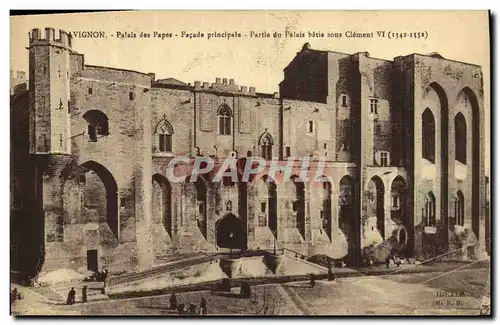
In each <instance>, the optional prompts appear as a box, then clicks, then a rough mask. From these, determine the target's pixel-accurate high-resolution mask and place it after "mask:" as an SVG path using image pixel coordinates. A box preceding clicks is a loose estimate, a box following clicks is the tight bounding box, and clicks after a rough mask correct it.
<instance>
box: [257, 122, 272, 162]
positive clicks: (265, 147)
mask: <svg viewBox="0 0 500 325" xmlns="http://www.w3.org/2000/svg"><path fill="white" fill-rule="evenodd" d="M273 146H274V140H273V137H272V136H271V134H270V133H269V132H267V128H266V129H265V131H264V133H262V134H261V135H260V137H259V147H260V153H261V157H262V158H264V159H265V160H271V159H272V158H273Z"/></svg>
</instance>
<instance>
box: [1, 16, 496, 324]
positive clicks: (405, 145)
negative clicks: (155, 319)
mask: <svg viewBox="0 0 500 325" xmlns="http://www.w3.org/2000/svg"><path fill="white" fill-rule="evenodd" d="M10 27H11V31H10V38H11V43H10V47H11V66H10V82H11V86H10V118H11V119H10V145H11V149H10V162H11V164H10V256H11V258H10V308H11V314H12V315H15V316H23V315H82V316H89V315H115V316H128V315H134V316H142V315H143V316H146V315H147V316H151V315H156V316H168V317H177V316H186V315H189V316H198V317H210V316H245V317H249V316H254V315H255V316H284V315H294V316H299V315H307V316H317V315H322V316H339V315H352V316H363V315H369V316H383V315H400V316H421V315H441V316H447V315H477V316H480V315H491V307H490V288H491V282H490V281H491V280H490V273H491V272H490V265H491V259H490V253H491V245H490V238H491V232H492V229H491V221H490V220H491V217H490V209H491V208H490V116H491V113H490V13H489V12H488V11H127V12H125V11H123V12H120V11H116V12H94V13H67V14H41V15H19V16H17V15H14V16H11V17H10Z"/></svg>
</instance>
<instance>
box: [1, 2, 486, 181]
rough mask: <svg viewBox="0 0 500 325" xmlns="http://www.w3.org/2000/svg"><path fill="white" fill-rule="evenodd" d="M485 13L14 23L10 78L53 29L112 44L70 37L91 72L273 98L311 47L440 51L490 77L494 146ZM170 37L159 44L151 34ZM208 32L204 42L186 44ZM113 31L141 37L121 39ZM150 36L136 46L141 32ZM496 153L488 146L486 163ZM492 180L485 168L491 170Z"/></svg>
mask: <svg viewBox="0 0 500 325" xmlns="http://www.w3.org/2000/svg"><path fill="white" fill-rule="evenodd" d="M488 24H489V19H488V13H487V11H433V12H429V11H411V12H410V11H406V12H401V11H295V12H292V11H225V12H221V11H189V12H188V11H140V12H119V13H118V12H111V13H91V14H89V13H84V14H62V15H43V16H17V17H11V31H10V35H11V70H23V71H28V51H27V50H26V47H27V46H28V32H29V31H30V30H31V29H32V28H40V29H42V28H44V27H54V28H57V29H63V30H66V31H71V32H77V31H104V32H105V34H106V38H104V39H103V38H98V39H92V38H86V39H84V38H74V39H73V49H74V50H75V51H77V52H79V53H83V54H84V55H85V64H89V65H99V66H109V67H115V68H122V69H129V70H136V71H140V72H144V73H149V72H153V73H155V74H156V78H157V79H162V78H169V77H172V78H176V79H179V80H181V81H183V82H186V83H188V82H191V83H193V82H194V81H195V80H198V81H202V82H203V81H207V82H215V78H217V77H220V78H228V79H235V82H236V84H239V85H244V86H248V87H256V91H257V92H264V93H273V92H277V91H278V84H279V82H280V81H281V80H282V79H283V69H284V68H285V67H286V65H287V64H288V63H289V62H290V61H291V60H292V59H293V57H294V56H295V54H296V53H297V52H298V51H300V49H301V48H302V46H303V44H304V43H306V42H308V43H310V44H311V48H313V49H318V50H332V51H338V52H344V53H356V52H365V51H368V52H369V53H370V56H371V57H375V58H381V59H388V60H392V59H394V57H397V56H401V55H407V54H411V53H421V54H428V53H431V52H438V53H440V54H441V55H442V56H443V57H445V58H448V59H452V60H457V61H463V62H467V63H473V64H477V65H481V66H482V68H483V78H484V97H485V98H484V102H485V110H486V112H485V113H486V114H485V116H486V120H485V122H486V123H485V124H486V130H485V132H486V134H485V136H486V138H487V139H489V138H490V126H489V125H490V121H489V117H490V53H489V48H490V46H489V25H488ZM285 30H288V31H295V32H297V33H298V32H304V33H305V34H306V35H305V37H289V38H285V37H281V38H273V37H270V38H250V37H242V38H240V39H237V38H232V39H227V38H212V39H207V37H206V36H207V33H214V32H229V33H234V32H239V33H241V34H242V35H243V36H244V35H249V34H250V32H252V31H253V32H254V33H263V32H268V33H270V34H271V35H272V34H273V33H274V32H280V33H282V34H284V31H285ZM155 31H156V32H157V33H165V34H168V33H172V35H175V34H177V35H179V36H178V37H175V36H174V37H172V38H165V39H163V40H162V39H160V38H154V37H153V33H154V32H155ZM182 31H185V32H187V33H197V32H198V31H199V32H202V33H204V34H205V37H204V38H191V39H189V38H182V37H180V35H181V33H182ZM349 31H350V32H358V33H373V34H374V35H376V34H377V31H385V32H386V35H387V34H388V33H389V32H398V33H400V32H401V33H404V32H406V33H407V34H409V33H414V32H415V33H423V34H425V35H427V37H426V38H420V39H417V38H405V39H394V38H392V39H389V38H387V37H384V38H380V37H373V38H347V37H345V33H346V32H349ZM117 32H120V33H122V34H125V33H135V34H136V35H137V38H116V35H117ZM141 32H144V33H149V34H150V35H151V37H150V38H148V39H146V38H140V37H139V36H140V33H141ZM308 32H323V33H325V34H327V33H334V32H336V33H341V34H342V35H343V37H341V38H336V37H335V38H328V37H324V38H318V37H308ZM489 156H490V146H489V143H487V145H486V159H487V161H489ZM486 169H487V171H488V172H487V173H488V174H489V164H488V163H487V167H486Z"/></svg>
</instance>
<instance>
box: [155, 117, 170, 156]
mask: <svg viewBox="0 0 500 325" xmlns="http://www.w3.org/2000/svg"><path fill="white" fill-rule="evenodd" d="M154 134H155V144H156V146H155V147H156V150H155V151H156V152H172V137H173V135H174V128H173V127H172V124H170V122H169V121H168V120H167V117H166V115H163V118H162V119H161V120H160V121H159V122H158V123H157V124H156V126H155V129H154Z"/></svg>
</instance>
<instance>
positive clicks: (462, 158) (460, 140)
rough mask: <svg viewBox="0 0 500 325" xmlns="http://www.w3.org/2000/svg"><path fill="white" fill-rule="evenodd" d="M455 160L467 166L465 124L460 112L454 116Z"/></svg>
mask: <svg viewBox="0 0 500 325" xmlns="http://www.w3.org/2000/svg"><path fill="white" fill-rule="evenodd" d="M455 160H457V161H459V162H461V163H462V164H464V165H467V123H466V121H465V117H464V115H463V114H462V113H460V112H458V113H457V115H455Z"/></svg>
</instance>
